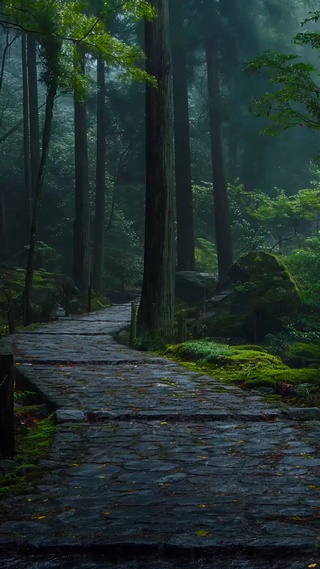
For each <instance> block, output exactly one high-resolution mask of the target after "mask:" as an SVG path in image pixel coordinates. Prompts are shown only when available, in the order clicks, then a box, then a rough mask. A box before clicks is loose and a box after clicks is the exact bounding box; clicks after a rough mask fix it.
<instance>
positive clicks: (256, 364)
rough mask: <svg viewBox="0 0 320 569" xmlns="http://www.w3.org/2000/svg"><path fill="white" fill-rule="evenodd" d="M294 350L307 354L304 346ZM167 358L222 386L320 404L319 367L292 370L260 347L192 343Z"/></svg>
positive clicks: (168, 352) (174, 348)
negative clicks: (264, 390)
mask: <svg viewBox="0 0 320 569" xmlns="http://www.w3.org/2000/svg"><path fill="white" fill-rule="evenodd" d="M291 349H292V351H293V352H294V353H296V352H299V349H300V351H302V352H303V353H305V352H306V351H307V348H306V347H305V346H304V345H303V344H301V345H300V346H299V345H298V344H296V345H292V347H291ZM310 350H311V348H310ZM319 352H320V350H319V348H318V347H317V353H319ZM308 353H309V352H308ZM165 355H166V356H168V357H170V358H172V359H174V360H176V361H179V362H180V363H183V364H184V365H185V366H187V367H188V368H189V369H193V370H195V371H200V372H201V373H206V374H207V375H209V376H210V375H211V376H213V377H214V378H215V379H220V380H221V381H223V382H229V383H233V384H236V385H239V386H241V387H243V388H248V389H250V388H261V387H262V388H269V389H270V393H275V394H278V395H282V396H290V397H292V398H294V399H295V400H296V401H300V402H301V403H302V404H304V403H306V402H307V401H308V404H310V402H311V401H313V403H320V367H317V366H316V367H306V366H305V367H303V366H302V367H299V368H298V369H297V368H294V367H290V366H289V365H286V364H285V363H284V362H283V361H282V359H281V358H280V356H277V355H273V354H271V353H269V352H268V351H267V350H266V349H264V348H263V347H261V346H256V345H242V346H241V345H239V346H231V345H228V344H223V343H218V342H215V341H213V340H211V339H204V340H192V341H189V342H185V343H183V344H177V345H172V346H168V347H167V349H166V351H165ZM319 355H320V354H319ZM319 364H320V359H319Z"/></svg>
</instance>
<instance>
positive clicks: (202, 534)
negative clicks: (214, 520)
mask: <svg viewBox="0 0 320 569" xmlns="http://www.w3.org/2000/svg"><path fill="white" fill-rule="evenodd" d="M196 535H197V536H198V537H207V536H208V535H209V532H208V531H207V530H206V529H198V530H197V531H196Z"/></svg>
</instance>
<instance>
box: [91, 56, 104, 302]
mask: <svg viewBox="0 0 320 569" xmlns="http://www.w3.org/2000/svg"><path fill="white" fill-rule="evenodd" d="M104 72H105V66H104V61H103V60H102V58H101V57H99V58H98V61H97V89H98V91H97V158H96V200H95V218H94V221H95V223H94V251H93V272H92V285H93V288H94V289H95V290H96V291H98V292H102V290H103V265H104V232H105V178H106V128H105V108H106V106H105V105H106V103H105V95H106V85H105V74H104Z"/></svg>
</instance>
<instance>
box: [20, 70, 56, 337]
mask: <svg viewBox="0 0 320 569" xmlns="http://www.w3.org/2000/svg"><path fill="white" fill-rule="evenodd" d="M56 94H57V79H56V78H55V77H53V79H52V81H51V85H50V87H49V89H48V92H47V99H46V112H45V121H44V127H43V137H42V152H41V159H40V165H39V172H38V179H37V184H36V192H35V196H34V204H33V214H32V221H31V229H30V245H29V253H28V260H27V267H26V278H25V286H24V298H23V319H24V324H25V326H27V325H28V324H30V300H31V290H32V281H33V272H34V264H35V258H36V248H37V241H38V231H39V221H40V214H41V206H42V189H43V182H44V176H45V170H46V164H47V158H48V154H49V146H50V138H51V126H52V118H53V106H54V100H55V97H56Z"/></svg>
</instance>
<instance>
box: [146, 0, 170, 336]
mask: <svg viewBox="0 0 320 569" xmlns="http://www.w3.org/2000/svg"><path fill="white" fill-rule="evenodd" d="M150 4H151V6H154V7H155V8H156V10H157V18H155V19H154V20H152V21H146V23H145V52H146V70H147V72H148V73H149V74H151V75H153V76H154V77H155V78H156V80H157V87H153V86H152V85H150V84H149V83H147V85H146V209H145V215H146V220H145V253H144V275H143V285H142V295H141V302H140V306H139V314H138V326H139V334H141V333H143V332H147V333H149V334H150V335H151V336H152V337H154V338H157V339H161V341H162V342H165V341H169V340H170V339H172V336H173V327H174V252H173V241H174V217H173V116H172V73H171V55H170V45H169V12H168V1H167V0H150Z"/></svg>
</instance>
